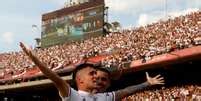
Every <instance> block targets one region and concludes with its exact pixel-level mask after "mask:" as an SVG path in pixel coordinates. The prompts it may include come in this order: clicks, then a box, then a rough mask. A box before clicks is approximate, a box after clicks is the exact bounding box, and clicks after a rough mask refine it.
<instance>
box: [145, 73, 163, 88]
mask: <svg viewBox="0 0 201 101" xmlns="http://www.w3.org/2000/svg"><path fill="white" fill-rule="evenodd" d="M146 78H147V82H148V83H149V84H150V85H157V84H162V85H163V84H165V83H164V82H165V81H164V78H163V77H161V75H160V74H159V75H157V76H155V77H153V78H152V77H150V76H149V74H148V73H147V72H146Z"/></svg>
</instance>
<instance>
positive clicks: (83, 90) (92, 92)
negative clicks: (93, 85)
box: [78, 89, 99, 94]
mask: <svg viewBox="0 0 201 101" xmlns="http://www.w3.org/2000/svg"><path fill="white" fill-rule="evenodd" d="M78 91H81V92H87V93H90V94H96V93H99V91H98V90H97V89H79V90H78Z"/></svg>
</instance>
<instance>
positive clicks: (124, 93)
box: [115, 82, 150, 101]
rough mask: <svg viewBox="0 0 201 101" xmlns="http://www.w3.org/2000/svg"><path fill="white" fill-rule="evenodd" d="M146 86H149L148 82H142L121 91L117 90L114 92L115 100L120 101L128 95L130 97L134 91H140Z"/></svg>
mask: <svg viewBox="0 0 201 101" xmlns="http://www.w3.org/2000/svg"><path fill="white" fill-rule="evenodd" d="M148 86H150V84H149V83H148V82H144V83H141V84H138V85H133V86H129V87H126V88H124V89H121V90H117V91H115V100H116V101H120V100H121V99H123V98H125V97H127V96H129V95H132V94H133V93H135V92H136V91H139V90H142V89H144V88H146V87H148Z"/></svg>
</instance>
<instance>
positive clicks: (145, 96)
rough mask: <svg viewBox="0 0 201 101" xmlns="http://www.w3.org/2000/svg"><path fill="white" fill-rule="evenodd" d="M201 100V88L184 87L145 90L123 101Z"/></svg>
mask: <svg viewBox="0 0 201 101" xmlns="http://www.w3.org/2000/svg"><path fill="white" fill-rule="evenodd" d="M200 99H201V87H199V86H198V85H183V86H173V87H168V88H165V87H162V88H161V89H152V90H143V91H140V92H138V93H135V94H134V95H132V96H129V97H127V98H125V99H123V100H122V101H139V100H140V101H153V100H154V101H175V100H176V101H177V100H180V101H181V100H182V101H199V100H200Z"/></svg>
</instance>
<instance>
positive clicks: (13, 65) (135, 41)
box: [0, 11, 201, 79]
mask: <svg viewBox="0 0 201 101" xmlns="http://www.w3.org/2000/svg"><path fill="white" fill-rule="evenodd" d="M200 44H201V11H197V12H192V13H190V14H188V15H185V16H179V17H176V18H174V19H168V20H166V21H159V22H157V23H153V24H150V25H147V26H144V27H143V26H141V27H139V28H135V29H132V30H122V31H121V32H113V33H109V34H107V35H106V36H104V37H103V36H100V37H96V38H90V39H87V40H84V41H82V42H72V43H71V44H63V45H56V46H52V47H49V48H44V49H33V52H34V54H37V56H38V57H39V58H40V59H41V60H42V61H43V62H45V63H47V65H48V66H49V68H51V69H53V70H58V69H62V68H64V67H66V66H68V65H70V64H74V63H76V62H78V61H80V60H82V59H83V58H88V57H91V56H97V55H105V54H112V55H109V56H108V57H107V58H106V59H104V60H103V61H102V63H103V64H104V65H105V67H114V66H117V67H118V68H119V67H121V65H122V63H124V62H126V61H133V60H137V59H140V58H143V59H144V60H145V61H147V60H149V59H151V57H152V56H155V55H159V54H163V53H168V52H170V51H174V50H178V49H183V48H188V47H192V46H195V45H200ZM0 64H1V65H0V68H1V69H0V79H4V78H14V77H18V76H20V75H22V74H23V73H25V72H26V71H27V70H29V69H30V68H35V66H34V64H33V63H32V62H31V61H30V60H29V59H28V57H27V56H26V55H25V54H24V53H23V52H21V51H20V52H9V53H2V54H0Z"/></svg>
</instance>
